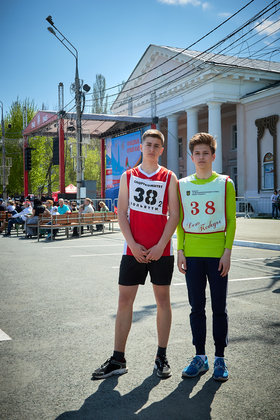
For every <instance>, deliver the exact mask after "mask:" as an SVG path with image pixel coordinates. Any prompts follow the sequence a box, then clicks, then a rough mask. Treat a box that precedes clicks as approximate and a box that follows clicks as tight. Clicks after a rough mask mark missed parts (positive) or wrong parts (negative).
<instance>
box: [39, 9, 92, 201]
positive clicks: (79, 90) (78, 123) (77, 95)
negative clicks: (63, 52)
mask: <svg viewBox="0 0 280 420" xmlns="http://www.w3.org/2000/svg"><path fill="white" fill-rule="evenodd" d="M46 21H47V22H48V23H49V24H50V25H51V26H50V27H48V31H49V32H50V33H51V34H53V35H54V36H55V37H56V38H57V39H58V40H59V41H60V42H61V44H62V45H63V46H64V47H65V48H66V49H67V50H68V51H69V52H70V54H72V55H73V56H74V58H75V62H76V71H75V83H74V85H75V103H76V133H77V134H76V140H77V200H78V201H80V199H81V186H82V124H81V117H82V109H81V108H82V107H81V102H82V101H81V98H82V95H83V92H82V83H81V82H80V79H79V68H78V50H77V49H76V48H75V47H74V45H73V44H71V42H70V41H69V40H68V39H67V38H66V36H65V35H64V34H63V33H62V32H60V30H59V29H58V28H57V27H56V26H55V25H54V23H53V20H52V17H51V16H48V17H47V18H46ZM53 28H54V29H55V30H56V31H57V32H58V33H59V34H60V36H61V38H60V37H59V36H58V35H57V34H56V32H55V30H54V29H53ZM73 50H74V51H73ZM83 89H84V90H85V91H86V92H88V91H89V90H90V87H89V86H88V85H86V84H85V85H84V86H83Z"/></svg>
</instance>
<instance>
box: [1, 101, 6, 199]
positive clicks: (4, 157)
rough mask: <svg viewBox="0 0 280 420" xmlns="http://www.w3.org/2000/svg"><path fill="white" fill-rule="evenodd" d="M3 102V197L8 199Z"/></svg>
mask: <svg viewBox="0 0 280 420" xmlns="http://www.w3.org/2000/svg"><path fill="white" fill-rule="evenodd" d="M0 104H1V129H2V174H3V198H4V200H6V199H7V191H6V150H5V123H4V112H3V102H2V101H0Z"/></svg>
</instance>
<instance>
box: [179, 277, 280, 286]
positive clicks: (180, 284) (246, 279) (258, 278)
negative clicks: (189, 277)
mask: <svg viewBox="0 0 280 420" xmlns="http://www.w3.org/2000/svg"><path fill="white" fill-rule="evenodd" d="M279 278H280V276H274V275H273V274H272V275H271V276H263V277H246V278H243V279H230V280H229V282H234V281H250V280H263V279H279ZM185 285H186V283H173V284H172V286H185Z"/></svg>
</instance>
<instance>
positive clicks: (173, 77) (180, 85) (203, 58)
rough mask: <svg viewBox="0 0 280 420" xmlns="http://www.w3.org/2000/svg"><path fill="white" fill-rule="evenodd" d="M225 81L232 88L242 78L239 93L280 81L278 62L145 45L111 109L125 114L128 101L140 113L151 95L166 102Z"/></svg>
mask: <svg viewBox="0 0 280 420" xmlns="http://www.w3.org/2000/svg"><path fill="white" fill-rule="evenodd" d="M225 80H226V81H227V82H226V83H227V85H232V88H233V89H235V90H236V83H237V81H238V82H240V81H242V83H243V89H242V95H243V94H246V93H247V92H248V93H249V92H250V91H252V90H254V88H253V86H255V90H256V89H258V88H262V87H264V86H266V85H268V84H271V83H273V82H275V81H278V80H280V63H274V62H268V61H263V60H251V59H248V58H239V57H232V56H226V55H218V54H213V53H210V52H207V53H205V52H199V51H192V50H185V49H180V48H175V47H167V46H157V45H149V47H148V48H147V49H146V51H145V52H144V54H143V56H142V57H141V58H140V60H139V62H138V63H137V65H136V67H135V69H134V70H133V72H132V73H131V75H130V77H129V78H128V80H127V82H126V83H125V85H124V86H123V89H122V90H121V92H120V93H119V95H118V97H117V99H116V100H115V102H114V104H113V106H112V111H113V112H114V113H120V114H122V113H127V109H128V104H129V103H130V104H131V103H132V109H133V112H134V111H136V113H139V112H140V113H141V111H142V110H143V109H145V108H147V107H150V106H151V101H152V99H151V97H152V96H153V95H154V97H156V100H157V102H161V101H166V100H169V99H170V98H172V97H174V95H178V94H180V95H183V94H184V95H188V93H191V92H193V91H194V90H199V91H201V90H203V88H204V87H205V86H206V85H209V84H221V83H222V84H223V83H225ZM244 84H245V86H244ZM246 86H247V87H246ZM236 92H237V91H236ZM232 99H233V98H232ZM237 99H239V98H237V97H236V98H235V100H237Z"/></svg>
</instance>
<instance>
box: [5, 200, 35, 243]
mask: <svg viewBox="0 0 280 420" xmlns="http://www.w3.org/2000/svg"><path fill="white" fill-rule="evenodd" d="M23 205H24V209H23V210H22V211H21V212H20V213H15V214H13V215H12V217H11V218H10V219H9V220H8V232H7V233H6V234H5V235H4V236H10V235H11V229H12V227H13V225H14V224H16V223H19V224H20V225H24V224H25V222H26V220H27V218H28V216H29V215H31V214H32V207H31V203H30V202H29V201H25V202H24V203H23Z"/></svg>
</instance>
